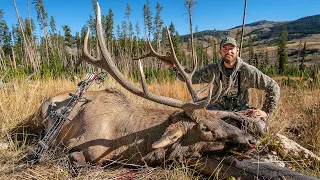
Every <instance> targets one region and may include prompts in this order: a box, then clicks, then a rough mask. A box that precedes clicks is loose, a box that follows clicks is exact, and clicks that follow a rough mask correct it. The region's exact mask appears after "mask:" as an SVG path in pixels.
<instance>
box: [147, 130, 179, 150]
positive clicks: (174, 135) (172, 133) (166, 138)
mask: <svg viewBox="0 0 320 180" xmlns="http://www.w3.org/2000/svg"><path fill="white" fill-rule="evenodd" d="M183 134H184V131H183V130H182V129H181V128H176V129H173V130H169V132H167V131H166V132H165V133H164V135H163V136H162V138H161V139H160V140H159V141H156V142H155V143H153V144H152V148H154V149H157V148H164V147H166V146H169V145H170V144H173V143H175V142H176V141H177V140H178V139H179V138H181V137H182V136H183Z"/></svg>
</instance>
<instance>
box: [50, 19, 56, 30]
mask: <svg viewBox="0 0 320 180" xmlns="http://www.w3.org/2000/svg"><path fill="white" fill-rule="evenodd" d="M50 28H51V30H50V33H51V34H55V33H56V31H57V28H56V21H55V20H54V17H53V16H51V17H50Z"/></svg>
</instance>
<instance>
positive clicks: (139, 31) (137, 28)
mask: <svg viewBox="0 0 320 180" xmlns="http://www.w3.org/2000/svg"><path fill="white" fill-rule="evenodd" d="M135 27H136V35H137V38H138V39H139V37H140V34H141V30H140V26H139V22H138V21H137V22H136V26H135Z"/></svg>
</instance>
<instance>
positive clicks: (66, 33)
mask: <svg viewBox="0 0 320 180" xmlns="http://www.w3.org/2000/svg"><path fill="white" fill-rule="evenodd" d="M62 28H63V30H64V44H65V46H68V47H70V48H71V47H72V35H71V29H70V27H69V26H68V25H64V26H62Z"/></svg>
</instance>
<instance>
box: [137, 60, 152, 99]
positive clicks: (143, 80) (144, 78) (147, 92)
mask: <svg viewBox="0 0 320 180" xmlns="http://www.w3.org/2000/svg"><path fill="white" fill-rule="evenodd" d="M138 64H139V73H140V80H141V85H142V89H143V92H144V94H145V95H146V96H148V95H149V94H150V93H149V90H148V86H147V82H146V77H145V76H144V72H143V68H142V64H141V61H140V59H139V63H138Z"/></svg>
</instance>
